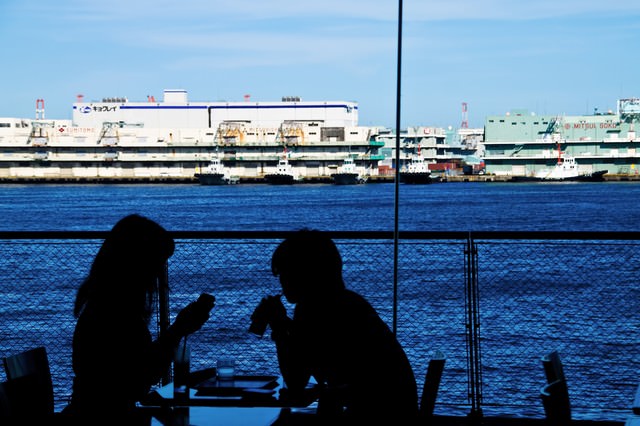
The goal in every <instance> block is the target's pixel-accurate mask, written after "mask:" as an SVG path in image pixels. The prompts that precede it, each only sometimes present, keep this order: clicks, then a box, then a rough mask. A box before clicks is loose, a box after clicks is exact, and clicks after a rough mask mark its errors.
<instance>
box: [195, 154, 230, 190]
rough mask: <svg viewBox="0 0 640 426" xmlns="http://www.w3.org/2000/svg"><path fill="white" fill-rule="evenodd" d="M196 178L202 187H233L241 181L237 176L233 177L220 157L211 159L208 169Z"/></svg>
mask: <svg viewBox="0 0 640 426" xmlns="http://www.w3.org/2000/svg"><path fill="white" fill-rule="evenodd" d="M196 177H197V178H198V181H199V182H200V183H201V184H202V185H232V184H236V183H238V181H239V179H238V177H237V176H231V174H230V173H229V170H228V169H227V168H226V167H225V166H224V165H223V164H222V161H221V160H220V158H218V156H215V157H213V158H211V161H210V162H209V164H208V165H207V167H206V168H205V169H204V170H203V171H202V172H201V173H197V174H196Z"/></svg>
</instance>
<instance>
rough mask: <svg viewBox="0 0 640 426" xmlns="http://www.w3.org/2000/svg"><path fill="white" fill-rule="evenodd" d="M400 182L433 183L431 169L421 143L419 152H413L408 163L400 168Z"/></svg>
mask: <svg viewBox="0 0 640 426" xmlns="http://www.w3.org/2000/svg"><path fill="white" fill-rule="evenodd" d="M400 182H402V183H411V184H425V183H431V171H430V170H429V165H428V164H427V163H426V162H425V160H424V157H423V156H422V154H421V152H420V145H418V153H417V154H413V155H412V156H411V158H409V161H408V162H407V164H405V166H404V167H403V168H402V169H400Z"/></svg>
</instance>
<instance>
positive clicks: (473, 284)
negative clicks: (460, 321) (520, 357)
mask: <svg viewBox="0 0 640 426" xmlns="http://www.w3.org/2000/svg"><path fill="white" fill-rule="evenodd" d="M464 254H465V256H464V257H465V309H466V327H467V383H468V395H469V400H470V402H471V412H470V413H469V417H472V418H482V368H481V366H482V363H481V350H480V292H479V288H478V247H477V246H476V244H475V242H474V241H473V238H472V236H471V233H469V236H468V237H467V246H466V250H465V252H464Z"/></svg>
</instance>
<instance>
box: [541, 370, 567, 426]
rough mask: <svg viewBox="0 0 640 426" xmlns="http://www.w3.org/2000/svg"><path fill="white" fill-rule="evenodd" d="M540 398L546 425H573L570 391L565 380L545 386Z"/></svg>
mask: <svg viewBox="0 0 640 426" xmlns="http://www.w3.org/2000/svg"><path fill="white" fill-rule="evenodd" d="M540 397H541V398H542V406H543V407H544V414H545V418H546V424H548V425H549V426H562V425H568V424H570V423H571V405H570V404H569V391H568V389H567V382H566V381H565V380H564V379H558V380H556V381H554V382H552V383H547V384H546V385H544V386H543V387H542V389H541V390H540Z"/></svg>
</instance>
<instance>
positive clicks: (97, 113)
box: [0, 89, 640, 185]
mask: <svg viewBox="0 0 640 426" xmlns="http://www.w3.org/2000/svg"><path fill="white" fill-rule="evenodd" d="M358 114H359V106H358V104H357V102H347V101H325V100H320V101H304V100H302V99H301V98H299V97H292V96H289V97H286V96H285V97H283V98H282V99H281V100H280V101H271V102H253V101H244V102H208V101H202V102H200V101H198V102H194V101H191V100H190V99H189V97H188V94H187V91H186V90H182V89H180V90H177V89H170V90H169V89H168V90H165V91H164V97H163V98H162V99H161V100H156V99H155V98H149V99H147V100H146V101H130V100H128V99H127V98H104V99H102V100H100V101H85V100H84V99H83V98H81V97H79V98H78V99H77V100H76V102H75V103H74V104H73V118H72V119H71V120H59V119H49V118H45V111H44V101H43V100H38V102H37V104H36V112H35V118H0V182H2V183H12V182H24V183H42V182H58V183H65V182H75V183H97V182H102V183H118V182H120V183H134V182H135V183H191V182H193V183H201V184H204V185H213V184H215V185H225V184H234V183H271V184H283V183H284V184H296V183H331V182H333V183H338V184H345V183H346V184H356V183H365V182H366V183H379V182H390V181H393V180H394V179H395V175H396V172H397V173H398V174H399V176H400V180H401V182H403V183H422V184H424V183H435V182H459V181H464V182H496V181H498V182H503V181H518V180H524V179H526V180H531V179H540V180H585V179H592V178H591V176H593V177H594V179H599V180H608V181H636V180H638V177H637V176H638V166H637V164H640V151H636V148H635V145H636V144H637V143H638V142H639V141H640V138H639V137H638V136H637V135H636V132H635V130H634V129H635V126H636V125H637V124H638V121H640V100H639V99H636V98H626V99H620V100H618V109H617V111H615V112H614V111H608V112H607V113H594V115H580V116H569V115H562V116H559V115H557V116H538V115H537V114H535V113H534V112H528V111H521V110H513V111H510V112H509V113H507V114H505V115H503V116H489V117H487V118H486V119H485V125H484V127H483V128H476V129H470V128H464V127H461V128H459V129H453V128H441V127H437V126H409V127H407V128H406V129H403V130H401V131H400V135H396V134H395V133H396V132H395V131H393V130H390V129H388V128H385V127H383V126H362V125H360V124H359V122H358ZM396 146H398V147H399V150H397V148H396ZM396 151H398V152H396ZM345 164H346V165H348V167H349V168H350V172H349V173H351V174H352V178H351V179H348V180H344V179H341V180H339V181H336V180H335V179H334V178H332V176H334V175H336V174H337V173H338V171H340V170H341V169H342V168H343V167H344V166H345ZM418 165H419V168H420V170H421V171H420V172H416V170H417V168H418ZM554 170H555V171H554ZM567 173H570V175H567ZM536 176H539V178H537V177H536ZM354 177H357V178H355V179H354ZM410 177H411V180H409V178H410Z"/></svg>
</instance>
